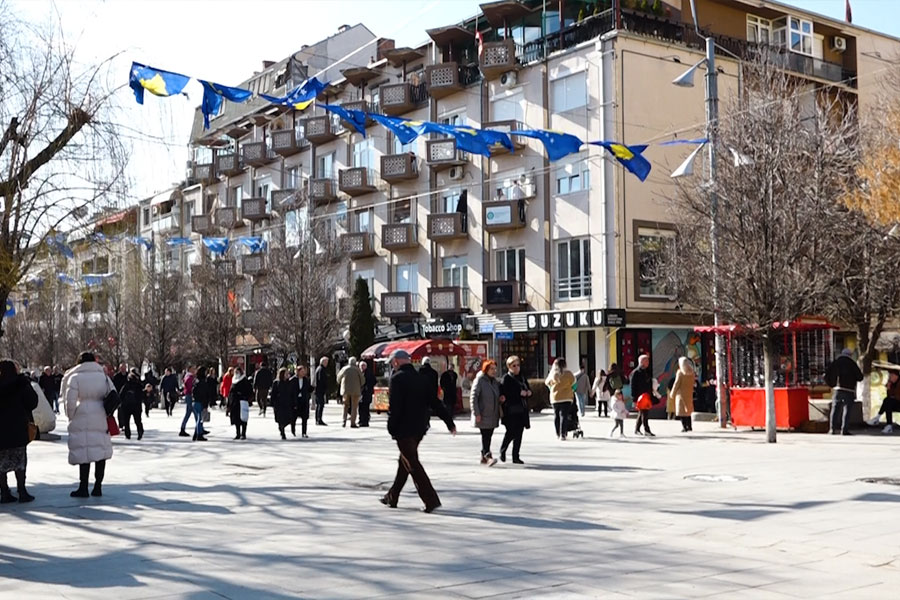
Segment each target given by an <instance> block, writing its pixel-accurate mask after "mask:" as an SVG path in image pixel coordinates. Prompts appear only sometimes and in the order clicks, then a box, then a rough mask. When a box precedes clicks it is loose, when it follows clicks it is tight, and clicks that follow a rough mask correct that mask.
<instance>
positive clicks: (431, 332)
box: [422, 319, 463, 338]
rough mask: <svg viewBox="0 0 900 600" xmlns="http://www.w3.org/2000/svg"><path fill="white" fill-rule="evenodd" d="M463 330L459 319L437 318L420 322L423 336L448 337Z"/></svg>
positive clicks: (455, 335) (453, 336)
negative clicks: (446, 319)
mask: <svg viewBox="0 0 900 600" xmlns="http://www.w3.org/2000/svg"><path fill="white" fill-rule="evenodd" d="M462 330H463V324H462V322H460V321H445V320H443V319H438V320H436V321H432V322H430V323H423V324H422V335H423V336H424V337H449V338H455V337H457V336H458V335H459V334H460V332H462Z"/></svg>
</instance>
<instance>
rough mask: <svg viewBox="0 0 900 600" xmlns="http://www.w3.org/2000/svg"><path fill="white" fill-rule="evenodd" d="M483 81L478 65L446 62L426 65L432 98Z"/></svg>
mask: <svg viewBox="0 0 900 600" xmlns="http://www.w3.org/2000/svg"><path fill="white" fill-rule="evenodd" d="M478 81H481V72H480V71H479V70H478V65H468V66H462V65H460V64H459V63H456V62H445V63H440V64H437V65H429V66H427V67H425V82H426V84H427V88H428V93H429V94H430V95H431V97H432V98H443V97H444V96H449V95H450V94H455V93H456V92H458V91H460V90H462V89H463V88H465V87H467V86H470V85H472V84H473V83H477V82H478Z"/></svg>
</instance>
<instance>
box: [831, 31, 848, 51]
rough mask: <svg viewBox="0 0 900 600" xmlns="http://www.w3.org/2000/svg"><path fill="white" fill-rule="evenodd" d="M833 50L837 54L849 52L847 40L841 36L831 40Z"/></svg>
mask: <svg viewBox="0 0 900 600" xmlns="http://www.w3.org/2000/svg"><path fill="white" fill-rule="evenodd" d="M831 49H832V50H834V51H835V52H844V51H846V50H847V38H843V37H841V36H839V35H836V36H834V37H833V38H831Z"/></svg>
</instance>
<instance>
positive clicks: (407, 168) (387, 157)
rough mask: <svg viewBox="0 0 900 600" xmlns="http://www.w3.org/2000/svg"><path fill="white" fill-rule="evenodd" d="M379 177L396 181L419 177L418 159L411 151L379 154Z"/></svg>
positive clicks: (388, 180)
mask: <svg viewBox="0 0 900 600" xmlns="http://www.w3.org/2000/svg"><path fill="white" fill-rule="evenodd" d="M381 178H382V179H383V180H385V181H386V182H388V183H398V182H400V181H408V180H411V179H418V178H419V161H418V160H417V159H416V155H415V154H413V153H412V152H404V153H402V154H382V155H381Z"/></svg>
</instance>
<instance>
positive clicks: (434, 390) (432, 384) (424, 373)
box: [419, 365, 438, 402]
mask: <svg viewBox="0 0 900 600" xmlns="http://www.w3.org/2000/svg"><path fill="white" fill-rule="evenodd" d="M419 375H420V376H421V377H422V379H423V381H425V385H426V386H427V387H426V390H427V392H428V401H429V402H430V401H431V397H432V396H434V399H435V400H437V397H438V374H437V371H435V370H434V368H432V366H431V365H422V367H421V368H420V369H419Z"/></svg>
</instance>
